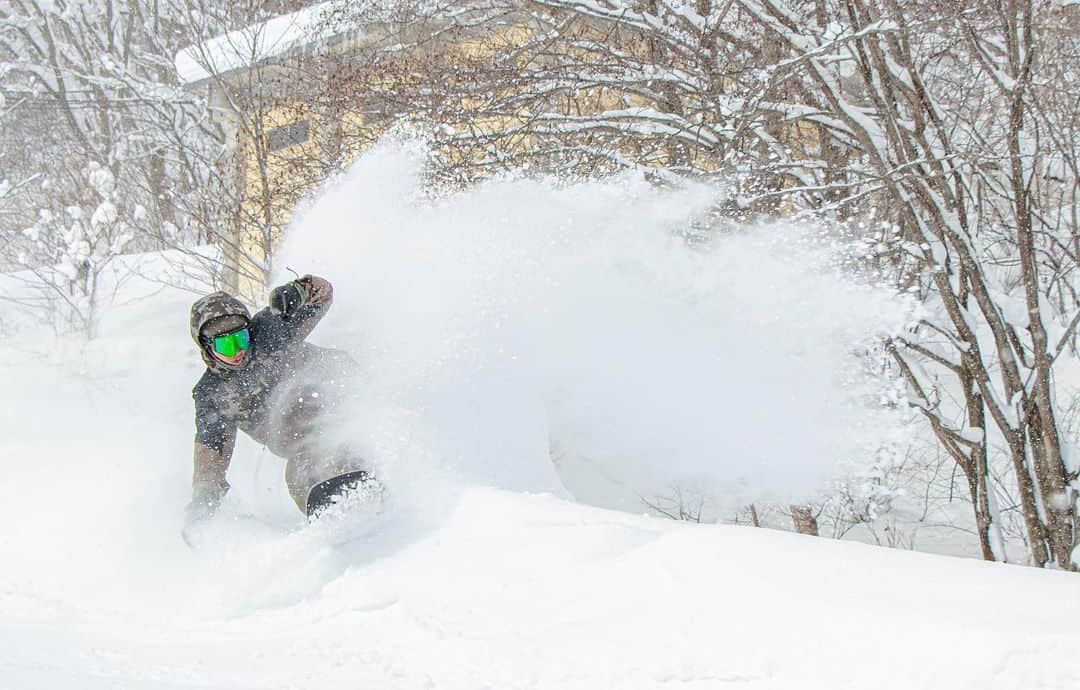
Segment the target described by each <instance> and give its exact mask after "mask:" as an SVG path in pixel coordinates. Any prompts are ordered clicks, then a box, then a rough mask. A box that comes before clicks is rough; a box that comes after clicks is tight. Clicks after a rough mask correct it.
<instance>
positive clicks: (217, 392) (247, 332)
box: [184, 275, 370, 538]
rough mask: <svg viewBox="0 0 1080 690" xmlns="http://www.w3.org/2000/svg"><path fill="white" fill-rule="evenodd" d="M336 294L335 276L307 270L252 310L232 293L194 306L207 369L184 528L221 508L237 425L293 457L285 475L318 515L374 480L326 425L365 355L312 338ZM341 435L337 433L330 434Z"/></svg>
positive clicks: (199, 393)
mask: <svg viewBox="0 0 1080 690" xmlns="http://www.w3.org/2000/svg"><path fill="white" fill-rule="evenodd" d="M332 301H333V288H332V287H331V285H330V283H329V282H328V281H326V280H325V279H323V278H319V277H317V276H312V275H306V276H303V277H302V278H298V279H297V280H294V281H291V282H289V283H286V284H285V285H281V286H279V287H277V288H275V289H274V290H273V291H272V292H271V293H270V306H269V307H267V308H264V309H262V310H261V311H259V312H258V313H256V314H255V316H251V315H250V313H249V312H248V309H247V307H245V306H244V304H243V303H242V302H241V301H240V300H238V299H236V298H235V297H233V296H232V295H230V294H228V293H226V292H215V293H213V294H211V295H207V296H206V297H203V298H202V299H200V300H198V301H197V302H195V304H193V305H192V307H191V337H192V338H194V340H195V342H196V344H197V345H198V347H199V351H200V353H201V355H202V359H203V361H204V362H205V363H206V371H205V372H204V373H203V375H202V378H200V379H199V382H198V383H197V384H195V388H194V389H193V390H192V397H193V398H194V399H195V458H194V473H193V477H192V497H191V503H189V504H188V506H187V508H186V510H185V524H184V533H185V538H187V536H188V531H189V530H190V529H191V528H192V527H193V526H195V525H197V524H199V523H201V522H203V521H204V520H206V519H207V518H209V517H211V516H212V515H213V514H214V511H215V510H216V509H217V507H218V504H219V503H220V502H221V500H222V498H223V497H224V496H225V494H226V492H228V490H229V483H228V482H227V481H226V479H225V475H226V472H227V471H228V469H229V461H230V459H231V457H232V453H233V447H234V445H235V443H236V433H237V430H238V429H239V430H241V431H243V432H244V433H246V434H247V435H248V436H250V437H251V438H252V439H254V440H255V441H257V442H259V443H261V444H263V445H264V446H266V447H267V448H268V449H269V450H270V451H271V452H272V453H274V454H275V455H277V456H279V457H281V458H284V459H286V461H287V462H286V466H285V483H286V485H287V486H288V490H289V494H290V495H291V496H292V499H293V501H294V502H295V503H296V505H297V507H298V508H299V509H300V510H301V511H302V512H304V513H305V514H306V515H307V516H308V517H309V518H310V517H312V516H313V515H315V514H317V513H318V512H319V511H320V510H322V509H323V508H325V507H326V506H327V505H329V504H331V503H332V502H333V501H334V500H335V499H336V497H337V496H338V495H340V494H342V493H343V492H345V491H347V490H349V489H350V488H352V487H355V486H357V485H358V484H359V483H363V482H367V481H368V480H369V479H370V476H369V474H368V471H367V468H365V467H364V463H363V462H362V461H361V460H360V459H359V458H358V457H357V456H356V454H355V453H353V452H351V451H350V450H349V448H348V447H347V445H338V446H334V444H333V443H332V442H327V440H326V438H324V434H323V431H324V430H325V429H326V427H327V425H328V423H329V420H331V419H332V418H333V416H334V414H335V412H337V411H338V410H337V408H338V407H339V403H340V401H341V397H342V393H343V388H342V386H343V381H342V377H343V376H345V375H347V374H348V372H349V370H350V369H353V368H355V366H356V364H355V362H354V361H353V360H352V358H351V357H349V356H348V355H347V354H345V353H344V352H341V351H338V350H332V349H327V348H321V347H317V346H315V345H312V344H310V343H307V342H304V340H305V338H307V336H308V335H309V334H310V333H311V331H312V330H313V329H314V328H315V325H316V324H317V323H318V322H319V320H320V319H322V317H323V316H324V315H325V314H326V312H327V310H329V308H330V304H331V302H332ZM331 436H332V434H331Z"/></svg>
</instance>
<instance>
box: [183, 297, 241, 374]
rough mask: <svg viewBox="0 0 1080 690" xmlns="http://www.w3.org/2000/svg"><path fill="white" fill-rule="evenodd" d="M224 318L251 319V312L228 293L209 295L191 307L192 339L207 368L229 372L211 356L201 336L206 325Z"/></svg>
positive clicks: (227, 368) (225, 366) (226, 367)
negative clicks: (240, 317)
mask: <svg viewBox="0 0 1080 690" xmlns="http://www.w3.org/2000/svg"><path fill="white" fill-rule="evenodd" d="M222 316H243V317H244V318H245V319H250V318H251V312H249V311H248V308H247V307H245V306H244V303H243V302H241V301H240V300H238V299H236V298H235V297H233V296H232V295H230V294H229V293H227V292H215V293H213V294H209V295H207V296H206V297H203V298H201V299H199V300H198V301H197V302H195V304H193V305H191V320H190V322H189V325H190V328H191V338H192V340H194V341H195V344H196V345H198V346H199V353H200V354H201V355H202V358H203V362H205V363H206V366H208V367H210V368H211V369H214V370H215V371H219V372H222V371H229V370H230V368H229V367H228V366H227V365H225V364H224V363H222V362H219V361H218V360H217V359H215V358H214V356H213V355H211V354H210V351H209V350H208V349H207V348H206V345H205V343H203V341H202V338H201V336H202V329H203V327H204V326H206V324H208V323H210V322H211V321H213V320H214V319H217V318H220V317H222Z"/></svg>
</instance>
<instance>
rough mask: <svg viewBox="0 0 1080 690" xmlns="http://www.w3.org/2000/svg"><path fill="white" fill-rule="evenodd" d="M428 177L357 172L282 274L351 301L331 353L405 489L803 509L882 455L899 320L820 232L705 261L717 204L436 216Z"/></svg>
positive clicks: (651, 193)
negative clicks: (854, 277) (780, 504)
mask: <svg viewBox="0 0 1080 690" xmlns="http://www.w3.org/2000/svg"><path fill="white" fill-rule="evenodd" d="M423 160H424V156H423V152H422V151H419V150H416V148H411V147H409V146H405V147H402V146H400V145H390V144H383V145H382V146H380V147H378V148H376V149H375V150H374V151H372V152H371V153H369V154H368V155H366V156H364V157H363V158H362V159H361V160H360V161H359V162H358V163H357V164H356V165H355V166H354V167H353V168H352V169H351V170H350V171H349V172H348V173H347V174H346V175H345V176H344V177H343V178H342V179H340V180H338V181H337V182H336V183H335V184H334V185H332V186H331V187H330V188H329V189H327V190H326V191H325V192H324V193H323V195H322V196H321V197H320V198H319V199H317V200H315V201H314V202H313V203H312V204H311V205H310V207H309V208H307V209H306V210H305V211H304V212H303V213H301V214H299V215H298V217H297V220H296V221H295V222H294V224H293V226H292V228H291V229H290V232H289V236H288V239H287V242H286V245H285V247H284V249H283V251H282V253H281V254H280V257H281V260H280V268H279V271H278V273H279V277H281V278H282V279H285V278H287V277H288V275H289V274H288V273H287V272H286V271H285V270H284V267H290V268H293V269H295V270H297V271H299V272H301V273H304V272H311V273H316V274H319V275H324V276H326V277H328V278H329V279H330V280H331V281H332V282H333V283H334V284H335V306H334V309H333V310H332V311H331V314H330V316H329V317H328V318H327V319H326V320H325V321H324V322H323V325H322V326H321V327H320V330H319V331H318V332H317V333H316V340H318V341H320V342H322V343H324V344H328V345H335V346H339V347H343V348H345V349H348V350H350V351H351V352H352V353H353V354H354V356H356V357H357V359H359V360H360V361H361V362H362V365H363V367H364V370H365V375H364V376H363V380H362V385H361V386H360V390H359V391H358V397H359V398H360V402H359V403H358V409H357V411H356V412H355V419H354V422H353V427H354V428H353V429H351V430H350V433H355V434H356V435H357V436H360V437H362V438H364V439H365V441H364V444H365V452H366V453H367V454H368V455H369V456H371V457H372V458H373V460H374V462H375V463H376V464H377V465H378V467H379V472H380V473H381V474H382V475H383V476H386V477H388V478H389V480H390V484H391V486H394V485H398V486H399V487H400V486H402V485H406V486H407V485H409V484H411V483H414V482H416V481H417V478H418V477H421V476H430V475H434V474H438V475H441V476H451V477H455V478H459V479H460V480H461V482H463V483H465V484H477V483H478V484H490V485H496V486H501V487H504V488H512V489H520V490H530V491H531V490H536V491H554V492H556V493H563V491H564V487H565V488H566V489H569V491H570V493H572V494H574V495H575V496H577V497H578V498H580V499H583V500H588V501H591V502H595V503H600V504H604V505H610V506H622V507H624V508H627V509H632V510H641V509H642V508H643V506H642V504H641V502H640V498H639V497H647V496H656V495H662V494H664V493H665V492H668V491H670V490H671V489H672V487H673V486H677V485H686V484H687V483H692V484H693V485H695V486H697V487H701V488H702V489H703V490H704V491H706V492H707V493H709V494H713V495H722V496H726V497H728V498H729V499H731V500H732V501H745V500H757V499H762V498H773V499H780V500H788V499H791V500H797V499H805V498H807V497H808V496H809V495H811V494H812V493H813V491H814V490H815V489H816V488H818V487H819V486H820V484H821V482H822V481H823V479H825V478H826V477H828V476H829V475H831V474H833V473H834V472H835V471H836V470H837V466H838V463H844V462H850V461H858V460H860V459H862V460H866V459H869V458H870V457H871V456H872V455H873V451H874V449H875V448H877V447H878V446H879V445H880V444H881V443H883V442H886V441H888V438H889V434H890V433H891V431H890V429H893V428H894V427H893V425H892V423H891V418H890V417H889V415H888V414H887V413H886V412H885V411H884V410H883V409H882V408H881V405H880V402H879V398H878V397H877V396H876V395H875V390H876V388H875V387H877V388H880V386H881V385H882V384H881V382H880V381H874V380H872V379H871V378H869V377H867V376H865V375H864V374H863V373H862V372H861V368H864V366H865V363H864V362H863V361H861V360H860V357H859V355H858V353H859V351H860V349H862V350H865V347H866V345H867V344H868V343H871V342H873V341H874V339H875V337H876V336H879V335H880V334H881V333H882V332H883V331H889V330H890V329H894V328H896V327H898V326H899V325H900V324H902V323H903V321H904V319H905V305H904V303H903V302H902V301H901V300H898V299H897V298H896V297H895V296H894V295H893V294H892V293H890V292H889V291H887V290H884V289H873V288H868V287H865V286H861V287H860V286H856V285H854V284H852V283H851V282H850V281H847V280H845V279H843V278H842V277H841V276H840V275H839V274H838V272H837V271H835V270H833V269H832V268H831V265H832V252H830V250H828V249H823V248H822V247H821V242H820V241H818V239H816V238H815V237H814V234H813V233H811V232H809V231H807V230H805V229H799V228H796V227H791V226H786V225H784V224H782V223H779V224H773V225H762V226H760V227H753V228H745V229H742V230H737V231H730V232H726V233H723V234H720V235H718V236H717V238H716V239H714V240H712V241H710V242H708V243H707V244H701V243H699V244H697V245H694V244H693V243H688V242H687V241H686V240H685V236H686V233H685V230H686V229H687V228H688V227H689V226H690V224H691V223H692V222H694V221H695V220H700V219H701V218H702V217H704V215H705V214H706V212H707V210H708V209H709V207H710V206H711V205H712V204H713V203H714V202H715V201H716V192H715V191H714V190H710V189H706V188H703V187H694V188H689V189H685V190H681V191H676V192H671V191H667V192H664V191H658V190H655V189H653V188H652V187H650V186H649V185H648V184H647V183H645V182H643V181H640V180H638V179H631V178H629V177H627V178H620V179H617V180H612V181H604V182H588V183H575V184H560V183H559V182H558V181H556V180H542V181H536V180H527V179H500V180H496V181H491V182H487V183H485V184H483V185H481V186H480V187H478V188H476V189H473V190H471V191H468V192H463V193H459V194H457V195H454V196H451V197H449V198H443V199H438V200H434V201H433V200H431V199H430V198H429V195H428V194H426V191H425V189H424V187H423V183H422V182H421V180H422V170H423ZM875 405H876V409H875ZM553 461H554V462H553ZM435 468H438V469H439V470H441V472H440V471H433V470H435Z"/></svg>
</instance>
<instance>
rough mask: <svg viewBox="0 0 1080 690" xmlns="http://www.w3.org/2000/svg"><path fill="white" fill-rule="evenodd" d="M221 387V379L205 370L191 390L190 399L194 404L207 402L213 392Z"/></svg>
mask: <svg viewBox="0 0 1080 690" xmlns="http://www.w3.org/2000/svg"><path fill="white" fill-rule="evenodd" d="M220 385H221V379H220V378H219V377H218V376H215V375H214V373H213V372H212V371H210V370H209V369H207V370H206V371H204V372H203V375H202V376H200V377H199V380H198V381H197V382H196V383H195V386H194V388H192V389H191V397H192V398H194V399H195V402H196V403H205V402H209V401H210V400H211V398H212V396H213V393H214V391H215V390H217V388H218V386H220Z"/></svg>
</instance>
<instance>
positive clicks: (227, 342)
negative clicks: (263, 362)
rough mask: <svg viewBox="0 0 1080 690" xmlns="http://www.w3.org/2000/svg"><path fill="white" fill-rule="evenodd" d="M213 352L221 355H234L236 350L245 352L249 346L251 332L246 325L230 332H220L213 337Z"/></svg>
mask: <svg viewBox="0 0 1080 690" xmlns="http://www.w3.org/2000/svg"><path fill="white" fill-rule="evenodd" d="M213 345H214V352H216V353H218V354H219V355H221V356H222V357H235V356H236V353H237V352H246V351H247V350H248V349H249V348H250V347H251V333H250V331H248V329H247V326H244V327H243V328H241V329H239V330H236V331H233V332H231V333H222V334H221V335H215V336H214V338H213Z"/></svg>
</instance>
